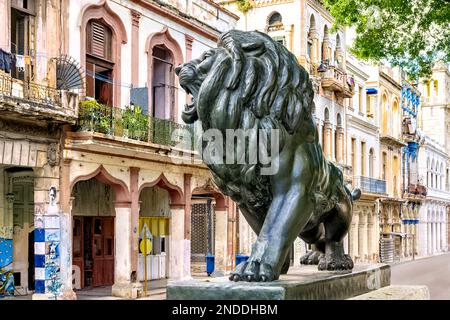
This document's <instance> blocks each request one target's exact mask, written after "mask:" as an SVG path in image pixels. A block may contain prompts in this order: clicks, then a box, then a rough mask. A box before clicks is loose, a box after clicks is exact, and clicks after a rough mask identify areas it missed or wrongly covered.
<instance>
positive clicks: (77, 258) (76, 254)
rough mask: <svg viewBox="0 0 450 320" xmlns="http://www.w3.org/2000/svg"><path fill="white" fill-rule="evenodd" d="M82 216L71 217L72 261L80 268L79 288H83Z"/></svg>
mask: <svg viewBox="0 0 450 320" xmlns="http://www.w3.org/2000/svg"><path fill="white" fill-rule="evenodd" d="M83 224H84V221H83V217H74V218H73V225H72V228H73V242H72V263H73V265H76V266H78V267H79V268H80V283H81V288H84V254H83V253H84V245H83V242H84V241H83V239H84V237H83V235H84V228H83Z"/></svg>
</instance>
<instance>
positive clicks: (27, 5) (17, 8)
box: [10, 0, 36, 81]
mask: <svg viewBox="0 0 450 320" xmlns="http://www.w3.org/2000/svg"><path fill="white" fill-rule="evenodd" d="M10 29H11V34H10V36H11V53H12V54H16V55H20V56H35V49H36V48H35V45H34V44H35V42H36V30H35V3H34V0H29V1H13V2H12V6H11V28H10ZM33 60H34V59H31V60H30V61H31V63H30V64H26V65H25V68H23V66H20V67H19V66H18V63H17V59H16V60H15V61H14V60H13V61H12V64H11V76H12V77H13V78H16V79H20V80H25V81H30V80H31V79H32V78H33V76H34V65H33V62H32V61H33Z"/></svg>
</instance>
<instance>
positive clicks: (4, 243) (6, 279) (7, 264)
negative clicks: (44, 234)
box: [0, 227, 14, 298]
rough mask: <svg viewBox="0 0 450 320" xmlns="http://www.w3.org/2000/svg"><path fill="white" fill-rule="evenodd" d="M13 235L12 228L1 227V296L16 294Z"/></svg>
mask: <svg viewBox="0 0 450 320" xmlns="http://www.w3.org/2000/svg"><path fill="white" fill-rule="evenodd" d="M12 237H13V230H12V228H10V227H0V298H1V297H4V296H12V295H14V276H13V272H12V263H13V251H12V247H13V240H12Z"/></svg>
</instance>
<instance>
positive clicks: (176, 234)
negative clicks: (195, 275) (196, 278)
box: [169, 204, 191, 280]
mask: <svg viewBox="0 0 450 320" xmlns="http://www.w3.org/2000/svg"><path fill="white" fill-rule="evenodd" d="M170 212H171V218H170V232H169V233H170V236H169V278H170V279H171V280H183V279H186V278H189V277H190V270H188V266H190V261H191V254H190V252H191V251H190V242H189V241H187V240H186V239H185V238H184V232H185V228H184V204H171V205H170ZM189 268H190V267H189Z"/></svg>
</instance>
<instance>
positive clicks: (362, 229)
mask: <svg viewBox="0 0 450 320" xmlns="http://www.w3.org/2000/svg"><path fill="white" fill-rule="evenodd" d="M358 235H359V257H360V259H361V261H366V259H367V215H366V214H365V213H364V212H361V214H360V217H359V231H358Z"/></svg>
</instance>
